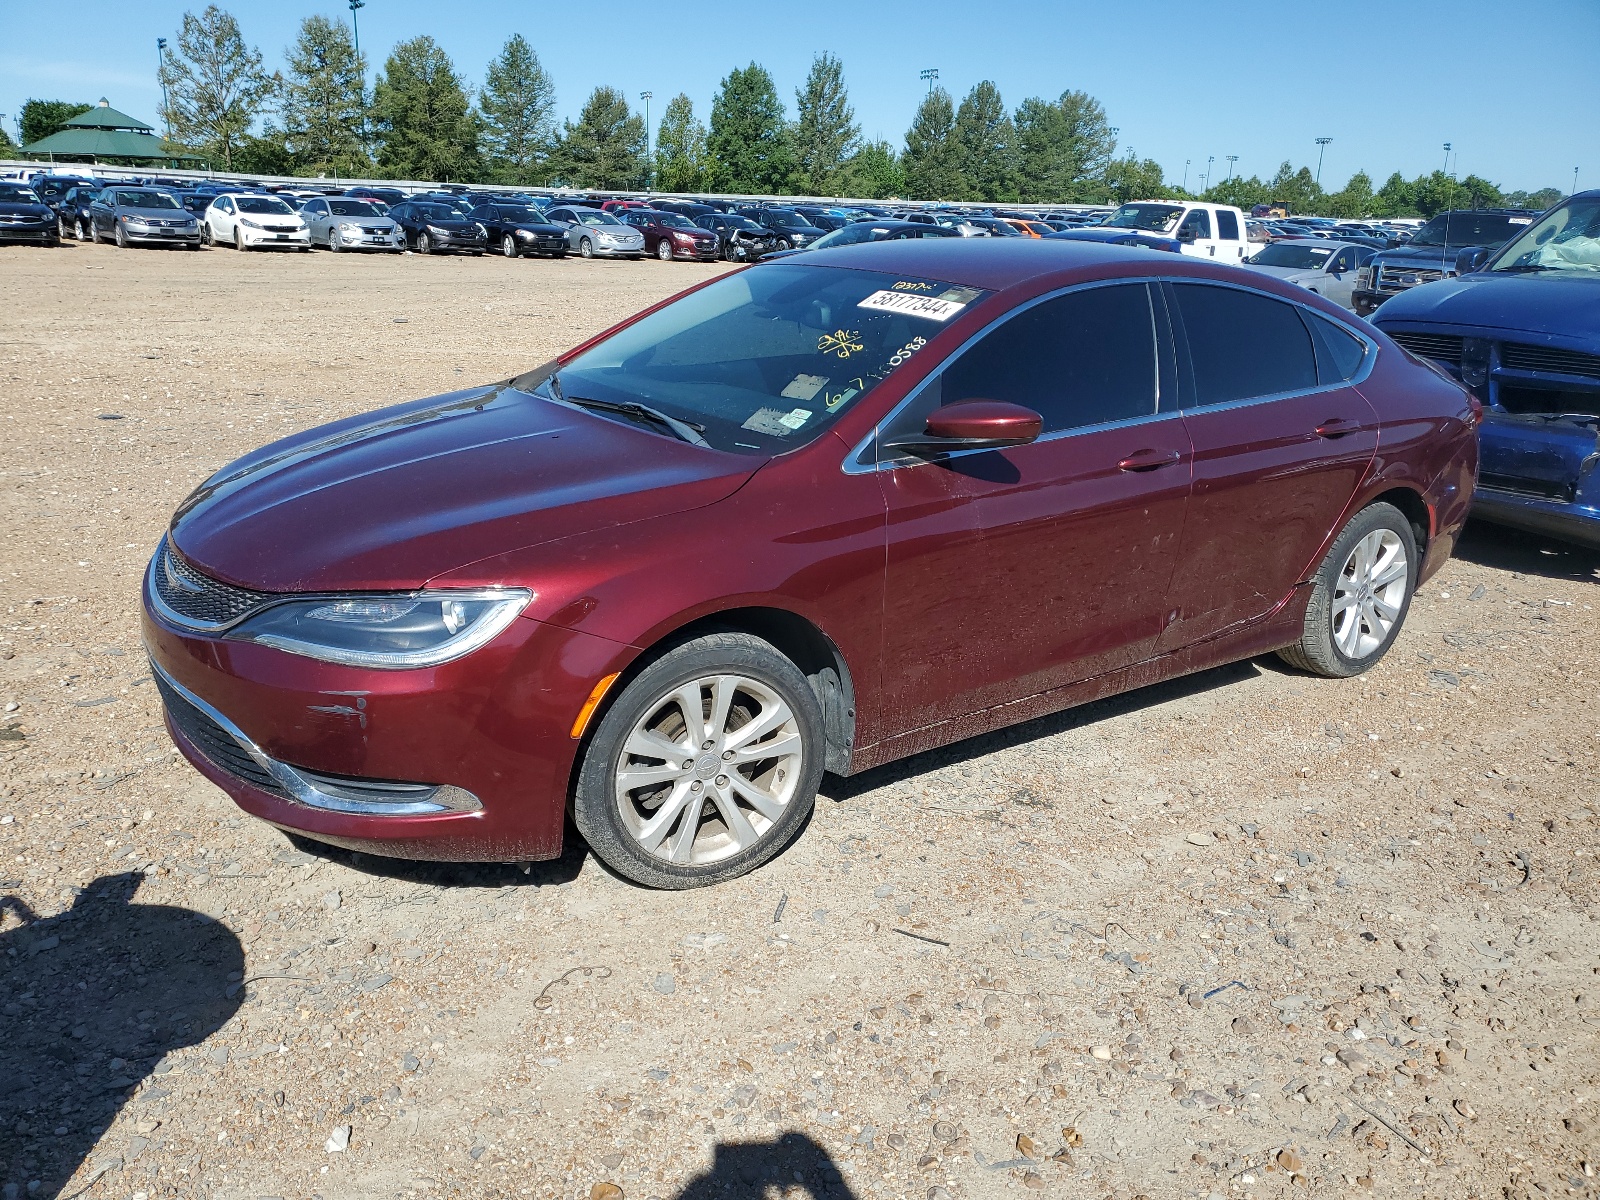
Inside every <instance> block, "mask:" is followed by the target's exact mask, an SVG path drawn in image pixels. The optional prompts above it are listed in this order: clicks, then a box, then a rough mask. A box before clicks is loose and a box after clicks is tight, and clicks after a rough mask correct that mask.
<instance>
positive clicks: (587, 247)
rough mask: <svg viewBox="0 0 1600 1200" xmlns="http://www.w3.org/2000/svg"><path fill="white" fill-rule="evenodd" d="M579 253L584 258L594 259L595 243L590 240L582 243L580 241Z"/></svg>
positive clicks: (586, 239) (585, 239)
mask: <svg viewBox="0 0 1600 1200" xmlns="http://www.w3.org/2000/svg"><path fill="white" fill-rule="evenodd" d="M578 253H579V254H581V255H582V256H583V257H584V258H593V257H594V243H593V242H591V241H590V240H589V239H588V238H584V239H583V240H582V241H580V242H579V243H578Z"/></svg>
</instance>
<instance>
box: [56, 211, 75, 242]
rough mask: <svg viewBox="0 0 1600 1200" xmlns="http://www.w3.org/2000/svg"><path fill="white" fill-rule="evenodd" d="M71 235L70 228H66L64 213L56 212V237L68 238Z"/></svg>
mask: <svg viewBox="0 0 1600 1200" xmlns="http://www.w3.org/2000/svg"><path fill="white" fill-rule="evenodd" d="M71 236H72V230H70V229H68V228H67V218H66V217H65V216H64V215H61V214H57V216H56V237H58V238H69V237H71Z"/></svg>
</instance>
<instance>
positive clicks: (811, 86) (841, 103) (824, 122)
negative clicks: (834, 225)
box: [789, 54, 861, 196]
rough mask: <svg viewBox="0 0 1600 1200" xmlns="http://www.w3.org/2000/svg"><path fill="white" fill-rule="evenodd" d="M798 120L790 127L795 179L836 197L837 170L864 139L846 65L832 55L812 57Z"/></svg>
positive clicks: (811, 191) (800, 186) (815, 192)
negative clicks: (852, 102)
mask: <svg viewBox="0 0 1600 1200" xmlns="http://www.w3.org/2000/svg"><path fill="white" fill-rule="evenodd" d="M794 99H795V122H794V125H793V126H792V127H791V128H790V131H789V143H790V146H791V147H792V150H793V155H794V173H793V175H791V176H790V180H791V183H792V184H793V186H794V188H795V189H796V190H797V191H800V192H802V193H804V194H806V195H810V196H827V195H832V194H834V193H835V192H836V190H837V182H838V177H839V172H840V170H841V168H842V167H843V166H844V164H845V160H847V159H848V158H849V157H850V156H851V155H852V154H854V153H855V152H856V148H857V147H858V146H859V145H860V142H861V127H860V126H858V125H857V124H856V114H855V110H854V109H853V108H851V107H850V100H849V97H848V95H847V94H846V92H845V86H844V67H843V65H842V64H841V63H840V62H839V60H838V59H837V58H835V57H833V55H831V54H819V55H817V56H816V57H815V58H813V59H812V60H811V73H810V74H809V75H807V76H806V83H805V86H804V87H803V88H796V89H795V93H794Z"/></svg>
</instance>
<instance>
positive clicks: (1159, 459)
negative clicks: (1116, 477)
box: [1117, 450, 1183, 471]
mask: <svg viewBox="0 0 1600 1200" xmlns="http://www.w3.org/2000/svg"><path fill="white" fill-rule="evenodd" d="M1182 457H1183V455H1181V454H1179V453H1178V452H1177V451H1176V450H1135V451H1134V452H1133V453H1132V454H1130V455H1128V457H1127V458H1125V459H1123V460H1122V461H1121V462H1119V463H1118V464H1117V470H1119V471H1154V470H1156V469H1158V468H1160V467H1170V466H1171V465H1172V464H1173V463H1175V462H1177V461H1178V460H1179V459H1180V458H1182Z"/></svg>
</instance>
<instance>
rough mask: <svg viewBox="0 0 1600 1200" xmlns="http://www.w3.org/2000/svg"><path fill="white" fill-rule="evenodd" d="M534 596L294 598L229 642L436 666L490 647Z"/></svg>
mask: <svg viewBox="0 0 1600 1200" xmlns="http://www.w3.org/2000/svg"><path fill="white" fill-rule="evenodd" d="M532 595H533V593H531V592H528V591H525V590H523V589H520V588H510V589H501V590H496V591H450V592H445V591H440V592H418V593H413V594H402V595H393V596H381V595H371V596H347V597H338V596H333V597H324V598H322V599H320V600H299V601H293V602H291V603H288V604H279V605H275V606H274V607H272V608H269V609H267V610H266V611H265V612H264V613H262V614H261V615H260V616H258V617H255V618H253V619H251V620H249V621H246V622H245V623H244V624H243V625H241V626H239V628H237V629H235V630H234V631H233V632H232V633H230V634H229V635H228V636H229V637H233V638H238V639H240V640H242V641H250V642H256V643H258V644H260V645H263V646H273V647H275V648H277V649H279V650H287V651H288V652H289V653H291V654H303V655H305V656H306V657H307V658H316V659H321V660H322V661H323V662H333V663H342V664H344V665H345V666H347V667H372V668H376V669H379V670H407V669H411V668H416V667H436V666H438V665H439V664H440V663H445V662H449V661H450V660H451V659H455V658H460V657H461V656H462V655H464V654H470V653H471V652H472V651H474V650H476V649H477V648H478V647H480V646H482V645H484V644H486V643H487V642H489V641H491V640H492V639H493V638H494V637H495V636H496V635H498V634H499V633H500V632H501V631H502V630H504V629H505V628H506V626H508V625H510V624H511V622H512V621H514V620H516V619H517V614H518V613H520V612H521V611H522V610H523V609H524V608H525V607H526V606H527V603H528V601H529V600H530V599H531V598H532Z"/></svg>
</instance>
